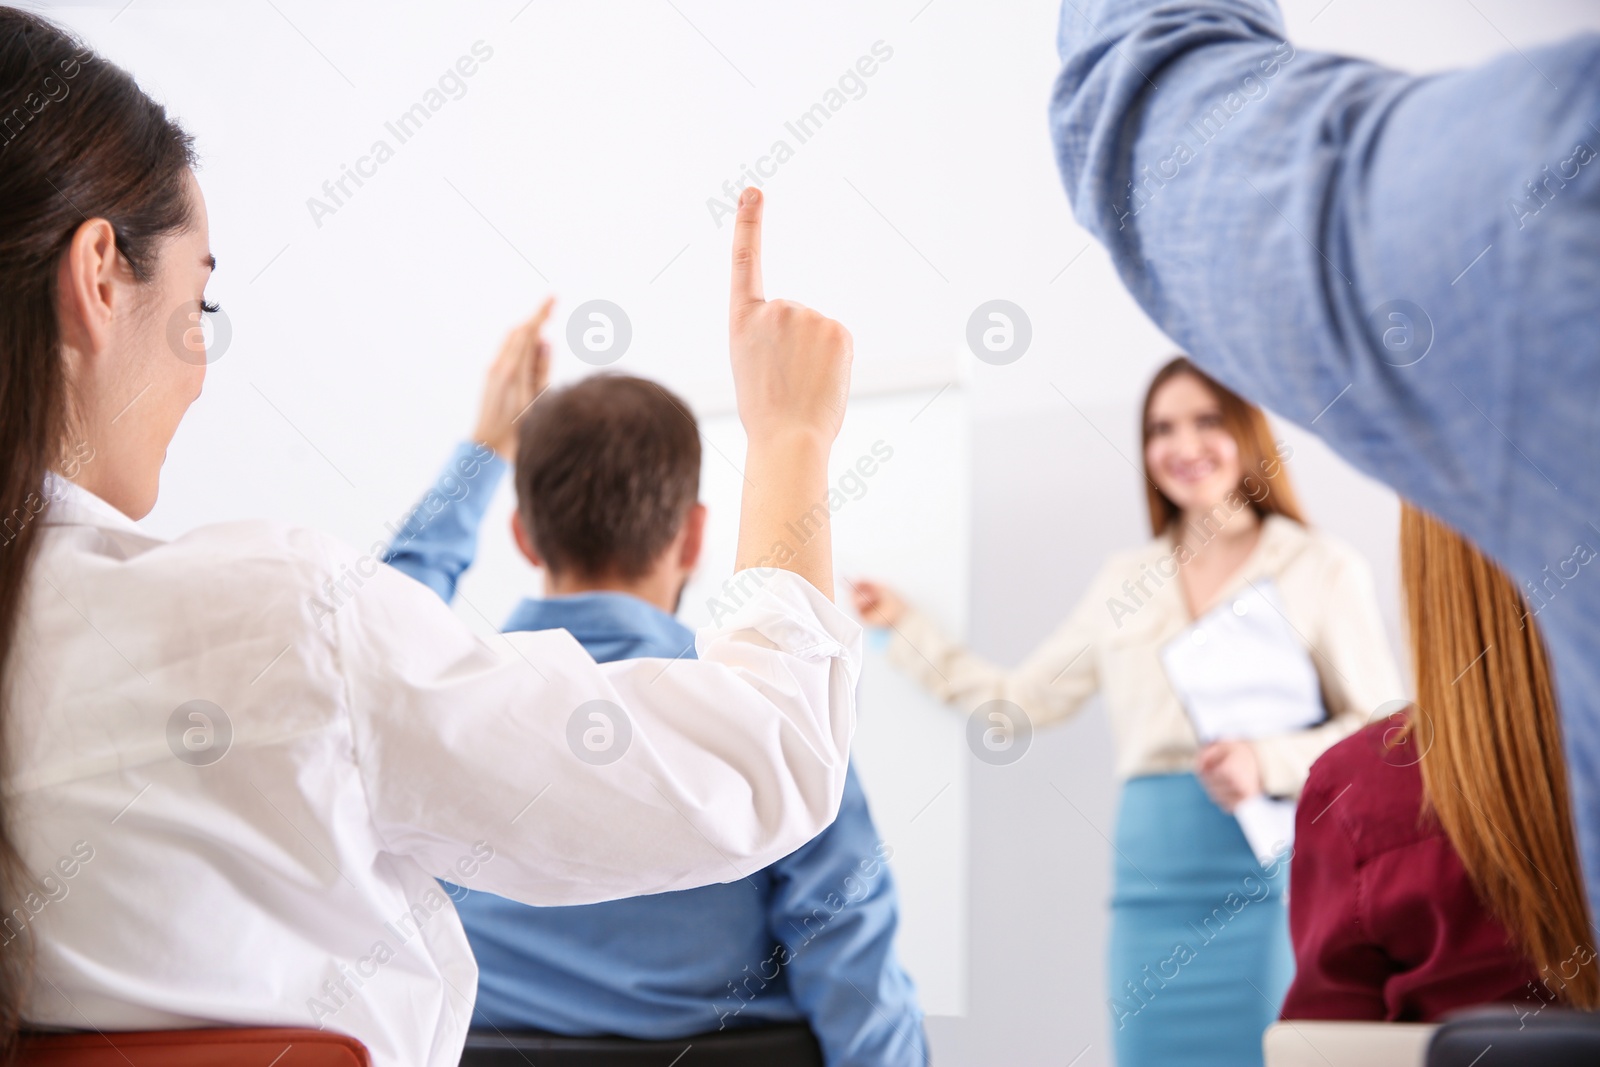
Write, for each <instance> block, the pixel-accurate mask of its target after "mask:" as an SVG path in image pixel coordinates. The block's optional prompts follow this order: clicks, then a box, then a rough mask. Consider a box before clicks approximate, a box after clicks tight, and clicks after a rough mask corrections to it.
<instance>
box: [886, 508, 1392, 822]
mask: <svg viewBox="0 0 1600 1067" xmlns="http://www.w3.org/2000/svg"><path fill="white" fill-rule="evenodd" d="M1176 553H1177V550H1176V546H1175V542H1174V540H1173V538H1172V536H1171V535H1164V536H1162V537H1158V538H1156V539H1155V540H1153V541H1151V542H1150V543H1148V544H1146V545H1144V546H1143V547H1141V548H1138V549H1135V550H1133V551H1129V552H1122V553H1118V554H1116V555H1114V556H1112V557H1111V558H1110V559H1109V560H1108V561H1107V562H1106V564H1105V566H1104V567H1103V568H1101V570H1100V573H1099V574H1098V575H1096V576H1095V578H1094V581H1093V582H1092V583H1091V584H1090V586H1089V591H1088V592H1087V593H1086V594H1085V595H1084V597H1083V599H1082V600H1081V601H1080V602H1079V603H1078V606H1077V607H1076V608H1075V609H1074V610H1073V612H1072V614H1071V616H1069V617H1068V618H1067V620H1066V622H1064V623H1062V624H1061V626H1060V627H1059V628H1058V629H1057V630H1056V632H1055V633H1054V634H1052V635H1051V636H1050V637H1049V639H1047V640H1046V641H1045V642H1044V643H1043V644H1042V645H1040V646H1039V647H1038V648H1037V649H1035V650H1034V651H1033V653H1032V654H1031V655H1030V656H1028V658H1027V659H1026V660H1024V661H1023V662H1022V663H1021V664H1020V665H1019V666H1017V667H1015V668H1012V669H1007V668H1004V667H1000V666H997V665H995V664H993V663H990V662H988V661H987V660H984V659H981V658H980V657H978V656H976V655H974V654H973V653H972V652H970V651H968V650H967V649H966V648H965V647H963V646H962V645H960V644H958V643H956V642H954V641H952V640H950V639H949V638H948V637H946V636H945V635H944V634H943V633H941V632H940V631H939V629H938V627H937V626H936V625H935V624H934V623H933V622H932V621H931V620H930V619H929V618H928V617H927V616H925V615H923V614H921V613H920V612H917V611H916V610H915V609H911V610H908V611H907V612H906V614H905V616H904V618H903V619H901V621H900V622H899V623H898V624H897V626H896V630H895V634H894V636H893V638H892V639H891V643H890V651H889V657H890V661H891V662H893V663H895V664H896V665H897V666H899V667H901V668H903V669H905V670H906V671H907V672H908V673H910V674H911V675H912V676H913V677H915V678H916V679H917V680H918V681H919V682H920V683H921V684H922V685H923V686H925V687H926V688H927V689H928V690H929V691H930V692H932V693H933V694H934V695H936V696H937V697H939V698H940V699H941V700H944V701H946V702H947V703H950V704H954V705H957V706H959V707H961V708H963V709H967V710H971V709H973V708H976V707H977V706H978V705H979V704H982V703H984V702H985V701H988V700H997V699H1003V700H1009V701H1011V702H1012V703H1014V704H1017V705H1018V706H1020V707H1021V708H1022V709H1023V710H1024V711H1025V712H1026V713H1027V715H1028V717H1029V719H1030V720H1031V722H1032V725H1033V726H1035V727H1038V726H1042V725H1045V724H1047V723H1052V722H1056V721H1059V720H1061V719H1064V718H1066V717H1067V716H1069V715H1071V714H1072V713H1073V712H1075V711H1077V710H1078V708H1079V707H1081V706H1082V705H1083V702H1084V701H1085V700H1087V699H1088V698H1089V697H1090V696H1092V695H1093V694H1095V693H1096V692H1100V693H1103V694H1104V696H1105V702H1106V710H1107V712H1108V713H1109V715H1110V716H1111V730H1112V736H1113V741H1114V744H1115V747H1116V773H1117V776H1118V777H1119V778H1122V779H1126V778H1133V777H1137V776H1139V775H1146V774H1170V773H1175V772H1180V771H1187V770H1192V769H1193V767H1194V758H1195V754H1196V752H1197V751H1198V748H1199V742H1198V740H1197V738H1196V736H1195V732H1194V727H1193V726H1192V725H1191V723H1190V720H1189V716H1188V714H1187V713H1186V712H1185V711H1184V709H1183V707H1182V705H1181V704H1180V703H1179V701H1178V696H1177V694H1176V693H1175V692H1174V691H1173V689H1172V686H1171V685H1170V684H1169V683H1168V681H1167V675H1166V671H1165V669H1164V668H1163V667H1162V663H1161V658H1160V650H1161V648H1162V646H1164V645H1165V644H1166V643H1167V642H1168V641H1170V640H1171V639H1172V638H1173V637H1175V636H1177V635H1178V634H1179V633H1180V632H1181V631H1182V630H1183V629H1184V628H1185V627H1187V626H1189V625H1190V624H1192V623H1193V622H1194V619H1193V617H1192V616H1191V615H1190V613H1189V608H1188V605H1187V604H1186V603H1185V602H1184V598H1183V592H1182V589H1181V586H1180V584H1179V580H1178V577H1177V569H1178V556H1177V554H1176ZM1264 578H1270V579H1272V581H1273V582H1274V583H1275V584H1276V585H1277V587H1278V591H1279V593H1280V594H1281V595H1282V599H1283V604H1284V609H1285V613H1286V615H1287V617H1288V621H1289V623H1290V624H1291V625H1292V626H1293V628H1294V630H1295V632H1296V633H1298V634H1299V635H1300V638H1301V640H1302V641H1303V642H1304V644H1305V646H1306V648H1307V650H1308V651H1309V652H1310V653H1311V658H1312V662H1313V663H1314V664H1315V665H1316V668H1317V674H1318V676H1319V678H1320V679H1321V684H1322V695H1323V702H1324V705H1325V706H1326V708H1327V710H1328V718H1327V720H1326V721H1325V722H1323V723H1322V724H1321V725H1319V726H1316V727H1313V728H1311V729H1309V730H1301V731H1297V732H1295V733H1290V734H1284V735H1281V736H1278V737H1270V738H1264V739H1261V740H1258V741H1254V742H1252V745H1253V747H1254V749H1255V753H1256V757H1257V760H1258V762H1259V763H1260V766H1261V777H1262V782H1263V785H1264V787H1265V789H1266V791H1267V793H1269V794H1271V795H1274V796H1284V797H1294V796H1298V795H1299V793H1300V788H1301V786H1303V785H1304V784H1305V780H1306V774H1307V773H1308V772H1309V771H1310V769H1311V764H1312V762H1313V761H1314V760H1316V758H1317V757H1318V756H1320V755H1321V754H1322V753H1323V752H1324V751H1325V750H1326V749H1327V748H1328V747H1329V746H1330V745H1333V744H1334V743H1336V742H1337V741H1339V740H1340V739H1342V738H1344V737H1346V736H1348V735H1350V734H1352V733H1354V732H1355V731H1356V730H1358V729H1360V728H1361V727H1362V726H1363V725H1365V724H1366V722H1367V721H1368V720H1369V718H1370V717H1371V716H1372V714H1373V713H1374V711H1376V710H1377V709H1378V708H1379V707H1380V706H1382V705H1383V704H1385V703H1387V702H1389V701H1392V700H1396V699H1401V698H1403V697H1404V696H1405V693H1404V692H1403V691H1402V689H1401V684H1400V677H1399V672H1398V671H1397V669H1396V666H1395V661H1394V657H1393V655H1392V654H1391V652H1390V649H1389V644H1388V641H1387V639H1386V638H1385V636H1384V631H1383V623H1382V621H1381V619H1380V617H1379V613H1378V604H1377V598H1376V595H1375V589H1374V586H1373V580H1372V573H1371V571H1370V569H1369V568H1368V566H1367V563H1366V561H1365V560H1364V559H1362V558H1361V556H1360V555H1359V554H1357V553H1356V552H1355V551H1354V550H1353V549H1351V548H1349V547H1348V546H1346V545H1343V544H1341V543H1340V542H1338V541H1335V540H1334V539H1333V538H1331V537H1328V536H1327V535H1326V534H1322V533H1319V532H1317V531H1314V530H1308V529H1307V528H1306V527H1304V526H1302V525H1300V524H1299V523H1297V522H1295V521H1293V520H1292V519H1287V518H1283V517H1281V516H1277V515H1272V516H1268V517H1267V518H1266V519H1265V520H1264V522H1263V524H1262V529H1261V537H1260V540H1259V541H1258V542H1257V544H1256V548H1255V550H1254V551H1253V552H1252V553H1251V555H1250V557H1249V558H1248V559H1247V560H1246V561H1245V564H1244V566H1243V567H1242V568H1241V570H1240V572H1239V574H1238V575H1237V577H1236V578H1235V579H1234V581H1233V582H1232V583H1230V585H1229V587H1228V594H1229V595H1232V594H1233V593H1236V592H1237V591H1239V590H1243V589H1246V588H1247V587H1248V586H1247V583H1250V582H1257V581H1260V580H1261V579H1264ZM1226 599H1227V598H1226V597H1223V598H1220V599H1219V603H1222V602H1226Z"/></svg>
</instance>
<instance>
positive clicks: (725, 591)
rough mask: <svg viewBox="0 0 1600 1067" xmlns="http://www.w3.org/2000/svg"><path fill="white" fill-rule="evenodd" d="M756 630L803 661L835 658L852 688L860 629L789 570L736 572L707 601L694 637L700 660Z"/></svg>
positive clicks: (858, 657) (858, 661)
mask: <svg viewBox="0 0 1600 1067" xmlns="http://www.w3.org/2000/svg"><path fill="white" fill-rule="evenodd" d="M751 630H754V631H755V632H756V633H758V634H760V635H761V636H762V637H764V638H765V639H766V640H768V641H770V642H771V643H772V645H773V647H774V648H777V649H779V650H781V651H783V652H786V653H788V654H789V655H791V656H794V657H796V658H798V659H803V660H812V661H817V660H824V659H839V660H842V661H843V663H844V667H845V669H846V670H847V671H848V672H849V675H850V684H851V686H852V688H853V687H854V685H855V683H856V680H857V679H858V678H859V677H860V675H861V643H862V642H861V624H860V623H858V622H856V621H855V620H854V619H852V618H850V616H848V615H846V614H845V613H844V612H842V611H840V610H839V608H838V606H837V605H835V604H834V603H833V601H831V600H829V599H828V598H827V597H825V596H823V595H822V593H821V592H820V591H819V590H818V589H817V587H816V586H814V585H812V584H811V583H810V582H808V581H806V580H805V579H804V578H802V577H800V576H799V575H798V574H795V573H794V572H793V571H786V570H782V569H781V568H777V567H752V568H749V569H747V570H742V571H739V572H738V573H736V574H734V576H733V577H732V578H729V579H728V581H727V582H726V583H725V584H724V585H723V587H722V593H721V595H719V596H717V597H714V598H713V599H712V601H711V624H710V625H708V626H704V627H702V628H701V629H700V631H699V632H698V633H696V634H695V639H694V643H695V651H696V653H698V655H699V656H700V658H701V659H705V658H706V650H707V648H709V647H710V646H711V645H712V644H713V643H714V642H716V641H718V640H720V639H722V638H726V637H731V636H732V635H734V634H736V633H739V632H741V631H751Z"/></svg>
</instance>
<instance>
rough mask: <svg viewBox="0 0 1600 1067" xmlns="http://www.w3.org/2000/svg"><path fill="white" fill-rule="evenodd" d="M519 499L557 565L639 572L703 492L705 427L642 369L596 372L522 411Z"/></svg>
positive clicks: (599, 572) (627, 576) (539, 543)
mask: <svg viewBox="0 0 1600 1067" xmlns="http://www.w3.org/2000/svg"><path fill="white" fill-rule="evenodd" d="M516 486H517V507H518V509H519V510H520V511H521V513H522V521H523V523H524V524H525V525H526V526H527V530H528V536H529V537H530V538H531V539H532V541H533V546H534V548H535V549H537V550H538V552H539V555H540V556H541V557H542V558H543V559H544V562H545V565H546V566H547V567H549V569H550V570H551V571H559V572H562V573H567V574H576V575H579V576H582V577H586V578H597V577H616V578H621V579H624V580H632V579H636V578H641V577H643V576H644V575H645V574H647V573H649V571H650V569H651V568H652V567H653V566H654V565H655V563H656V561H657V560H658V559H659V558H660V556H661V553H662V552H664V551H666V548H667V546H668V545H670V544H671V543H672V541H673V539H674V538H675V537H677V536H678V531H679V530H680V529H682V527H683V523H684V520H685V519H686V518H687V517H688V514H689V510H690V509H691V508H692V507H694V505H695V502H696V501H697V500H698V499H699V496H700V428H699V425H698V424H697V423H696V422H695V418H694V413H693V412H691V411H690V410H689V406H688V405H687V404H685V403H684V402H683V401H682V400H681V399H679V398H678V397H677V396H675V395H673V394H672V393H671V392H669V391H668V390H666V389H664V388H662V387H661V386H659V385H657V384H656V383H655V382H651V381H646V380H645V379H643V378H635V377H632V376H631V375H625V374H597V375H594V376H592V377H588V378H585V379H583V380H582V381H580V382H578V383H576V384H574V385H569V386H567V387H565V388H563V389H551V390H549V391H547V392H546V393H545V394H544V395H543V396H541V397H539V399H538V401H537V402H536V403H535V404H534V405H533V406H532V407H531V408H529V409H528V412H527V413H526V414H525V415H523V417H522V426H521V428H520V431H519V436H518V440H517V470H516Z"/></svg>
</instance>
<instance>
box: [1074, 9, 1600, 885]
mask: <svg viewBox="0 0 1600 1067" xmlns="http://www.w3.org/2000/svg"><path fill="white" fill-rule="evenodd" d="M1060 49H1061V57H1062V71H1061V75H1060V78H1059V79H1058V81H1057V84H1056V87H1055V93H1054V96H1053V99H1052V102H1051V109H1050V121H1051V128H1052V134H1053V137H1054V141H1055V146H1056V153H1057V158H1058V161H1059V163H1060V167H1061V173H1062V177H1063V179H1064V181H1065V184H1066V188H1067V192H1068V194H1069V196H1070V197H1071V199H1072V202H1073V206H1074V210H1075V212H1076V215H1077V217H1078V220H1079V221H1080V223H1082V224H1083V225H1084V226H1086V227H1087V228H1088V229H1089V230H1090V231H1091V232H1092V233H1093V234H1094V236H1095V237H1096V238H1097V239H1099V240H1100V241H1101V242H1103V243H1104V244H1105V245H1106V247H1107V249H1108V250H1109V251H1110V253H1111V256H1112V258H1113V260H1114V262H1115V263H1116V265H1117V269H1118V271H1119V272H1120V273H1121V276H1122V279H1123V281H1124V282H1125V284H1126V285H1127V286H1128V288H1129V289H1130V290H1131V292H1132V293H1133V295H1134V297H1135V298H1136V299H1137V300H1138V301H1139V303H1140V304H1141V306H1143V308H1144V309H1145V311H1146V312H1147V313H1148V314H1149V315H1150V316H1151V317H1152V318H1153V319H1154V320H1155V322H1156V323H1157V324H1158V325H1159V326H1160V327H1162V329H1164V330H1165V331H1166V332H1167V334H1168V335H1169V336H1171V337H1172V338H1173V339H1174V340H1175V341H1177V342H1178V343H1179V344H1180V345H1182V346H1183V347H1184V348H1185V349H1186V350H1187V351H1189V352H1190V353H1191V354H1192V355H1193V356H1194V358H1195V359H1196V360H1197V361H1198V362H1199V363H1200V364H1201V365H1202V366H1204V367H1206V368H1207V369H1208V370H1209V371H1211V372H1212V373H1214V374H1216V375H1217V377H1218V378H1220V379H1221V380H1223V381H1225V382H1227V383H1228V384H1229V385H1231V386H1233V387H1234V388H1236V389H1238V390H1239V391H1240V392H1241V393H1243V394H1244V395H1245V396H1248V397H1250V398H1252V399H1254V400H1257V401H1259V402H1261V403H1263V404H1265V405H1267V406H1268V407H1271V408H1273V409H1274V410H1276V411H1277V412H1279V413H1280V414H1283V415H1285V416H1287V417H1288V418H1290V419H1293V420H1294V421H1296V422H1299V423H1301V424H1302V425H1307V426H1310V427H1311V428H1312V429H1313V430H1314V431H1315V432H1317V433H1318V434H1320V435H1321V436H1322V437H1323V438H1324V439H1326V440H1327V441H1328V442H1329V444H1331V445H1332V446H1333V447H1334V448H1335V449H1336V450H1337V451H1339V452H1340V453H1341V454H1342V455H1343V456H1344V457H1345V458H1346V459H1348V460H1349V461H1350V462H1352V463H1354V464H1355V465H1356V466H1358V467H1360V468H1361V469H1363V470H1365V471H1366V472H1367V473H1369V474H1371V475H1373V476H1375V477H1377V478H1379V479H1381V480H1382V481H1384V482H1387V483H1388V484H1390V485H1392V486H1393V487H1394V488H1395V489H1396V490H1398V491H1399V492H1400V493H1401V494H1402V495H1404V496H1406V497H1408V498H1410V499H1411V500H1413V501H1414V502H1416V503H1417V504H1419V505H1421V506H1422V507H1424V508H1426V509H1428V510H1429V511H1432V512H1434V513H1435V514H1437V515H1439V516H1440V517H1441V518H1443V519H1445V520H1446V521H1448V522H1449V523H1451V524H1452V525H1454V526H1455V527H1456V528H1458V529H1460V530H1461V531H1462V532H1463V533H1465V534H1467V535H1468V536H1470V537H1471V538H1472V539H1473V540H1474V541H1476V542H1477V543H1478V544H1479V545H1480V546H1482V547H1483V548H1484V549H1485V550H1486V551H1488V552H1489V553H1490V554H1491V555H1492V556H1494V557H1495V558H1496V559H1498V560H1499V562H1500V563H1501V564H1502V565H1503V566H1505V568H1506V569H1507V570H1508V572H1510V574H1511V575H1512V576H1513V578H1514V579H1515V580H1516V581H1517V582H1518V584H1519V585H1520V586H1521V587H1522V588H1523V590H1524V592H1525V594H1526V595H1527V596H1528V598H1529V601H1530V605H1531V606H1532V608H1533V610H1534V611H1535V613H1537V614H1538V615H1539V621H1540V623H1541V624H1542V628H1543V630H1544V633H1545V636H1546V639H1547V641H1548V642H1549V645H1550V648H1551V652H1552V655H1553V658H1554V661H1555V665H1556V669H1557V685H1558V689H1559V690H1560V693H1561V698H1562V702H1563V718H1564V721H1565V723H1566V726H1567V730H1566V734H1567V738H1566V739H1567V744H1568V757H1569V762H1570V764H1571V770H1572V774H1573V779H1574V787H1575V796H1574V806H1575V808H1576V810H1577V816H1578V820H1579V823H1580V830H1581V835H1580V836H1581V837H1582V843H1583V851H1584V855H1585V866H1586V871H1587V873H1588V876H1589V879H1590V881H1589V884H1590V888H1591V893H1593V892H1594V891H1595V889H1596V888H1597V887H1600V647H1597V646H1600V567H1592V568H1590V567H1587V564H1588V563H1589V562H1590V561H1591V560H1593V559H1594V558H1596V556H1597V554H1600V553H1597V551H1596V550H1597V548H1600V525H1597V523H1600V506H1597V505H1600V463H1596V462H1595V459H1596V456H1597V455H1600V449H1597V447H1596V446H1597V444H1600V436H1597V435H1600V364H1597V361H1596V357H1597V356H1600V300H1597V299H1596V294H1597V293H1600V224H1597V223H1600V158H1597V156H1600V149H1597V146H1600V127H1597V126H1596V123H1597V122H1600V38H1597V37H1595V36H1592V35H1591V36H1583V37H1578V38H1574V39H1572V40H1569V41H1566V42H1563V43H1561V44H1557V45H1553V46H1549V47H1544V48H1538V49H1529V50H1527V51H1526V52H1515V53H1512V54H1509V55H1507V56H1504V57H1502V58H1499V59H1497V60H1495V61H1493V62H1490V63H1487V64H1485V65H1483V66H1480V67H1478V68H1475V69H1471V70H1466V71H1460V72H1455V73H1448V74H1440V75H1432V76H1426V77H1417V76H1411V75H1407V74H1402V73H1398V72H1395V71H1391V70H1387V69H1384V68H1381V67H1378V66H1375V65H1373V64H1371V63H1368V62H1364V61H1359V60H1353V59H1347V58H1341V57H1336V56H1329V55H1321V54H1314V53H1311V52H1306V51H1299V50H1296V49H1295V48H1294V47H1293V45H1292V44H1291V43H1289V42H1286V41H1285V40H1284V39H1283V27H1282V23H1281V21H1280V18H1279V15H1278V11H1277V8H1276V6H1275V4H1273V3H1272V2H1270V0H1067V2H1066V4H1065V6H1064V7H1063V10H1062V19H1061V35H1060ZM1591 572H1593V573H1591ZM1467 666H1468V665H1467V664H1463V665H1462V667H1463V669H1465V668H1466V667H1467Z"/></svg>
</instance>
